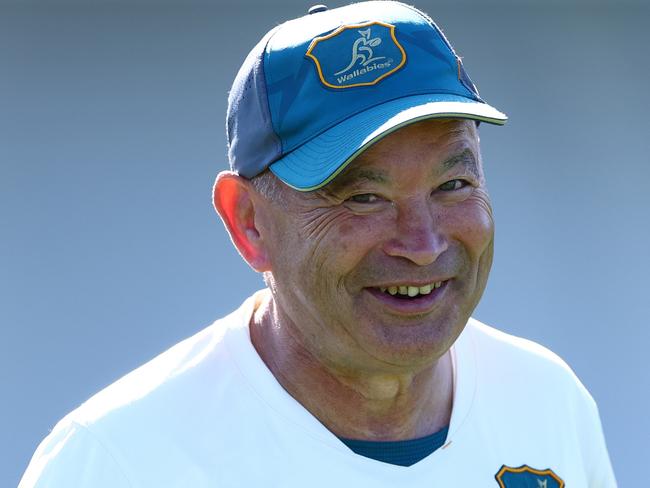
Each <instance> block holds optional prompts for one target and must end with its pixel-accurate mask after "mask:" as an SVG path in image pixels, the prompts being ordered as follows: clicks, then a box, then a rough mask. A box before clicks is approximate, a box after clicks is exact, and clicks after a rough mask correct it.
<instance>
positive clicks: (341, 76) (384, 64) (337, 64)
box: [306, 22, 406, 88]
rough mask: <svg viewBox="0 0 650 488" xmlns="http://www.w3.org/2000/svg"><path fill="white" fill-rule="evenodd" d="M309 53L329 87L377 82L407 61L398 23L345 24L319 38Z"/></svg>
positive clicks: (313, 43) (347, 86)
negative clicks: (397, 31) (397, 30)
mask: <svg viewBox="0 0 650 488" xmlns="http://www.w3.org/2000/svg"><path fill="white" fill-rule="evenodd" d="M306 56H307V57H309V58H311V59H312V60H313V61H314V63H315V64H316V71H318V77H319V78H320V81H321V83H323V85H325V86H327V87H329V88H353V87H355V86H369V85H374V84H376V83H379V82H380V81H381V80H383V79H384V78H386V77H387V76H390V75H392V74H393V73H395V72H396V71H397V70H398V69H400V68H401V67H402V66H404V63H406V52H405V51H404V48H403V47H402V46H401V45H400V43H399V42H397V39H396V38H395V26H394V25H390V24H385V23H383V22H365V23H363V24H355V25H344V26H342V27H339V28H338V29H336V30H335V31H334V32H332V33H331V34H328V35H326V36H322V37H316V38H315V39H314V40H313V41H312V42H311V44H310V45H309V49H308V50H307V54H306Z"/></svg>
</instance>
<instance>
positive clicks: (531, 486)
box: [494, 464, 564, 488]
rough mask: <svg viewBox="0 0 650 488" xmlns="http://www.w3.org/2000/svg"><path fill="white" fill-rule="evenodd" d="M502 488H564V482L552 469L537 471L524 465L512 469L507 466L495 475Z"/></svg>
mask: <svg viewBox="0 0 650 488" xmlns="http://www.w3.org/2000/svg"><path fill="white" fill-rule="evenodd" d="M494 478H495V479H496V480H497V483H499V486H500V487H501V488H564V481H562V479H561V478H560V477H559V476H558V475H556V474H555V473H554V472H553V470H551V469H543V470H540V469H535V468H531V467H530V466H528V465H526V464H524V465H523V466H519V467H518V468H512V467H510V466H506V465H505V464H504V465H503V466H501V469H500V470H499V471H498V472H497V474H495V475H494Z"/></svg>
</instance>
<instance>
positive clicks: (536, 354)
mask: <svg viewBox="0 0 650 488" xmlns="http://www.w3.org/2000/svg"><path fill="white" fill-rule="evenodd" d="M466 334H467V335H468V337H469V339H470V342H471V343H472V347H473V349H474V354H475V357H476V362H477V368H478V370H479V372H480V376H481V378H482V380H483V381H484V382H487V383H488V384H490V385H491V386H493V387H497V386H499V387H500V388H506V389H517V390H519V391H525V390H535V391H538V392H541V393H545V392H548V393H552V394H553V396H554V395H557V394H558V393H559V392H562V393H563V394H565V395H567V394H568V395H570V396H575V399H576V400H577V399H579V400H580V401H581V402H584V403H587V404H591V405H593V407H594V408H595V403H594V402H593V398H592V397H591V395H590V394H589V392H588V391H587V389H586V388H585V387H584V385H583V384H582V382H581V381H580V380H579V379H578V377H577V376H576V374H575V373H574V371H573V370H572V369H571V367H570V366H569V365H568V364H567V363H566V362H565V361H564V360H563V359H562V358H561V357H560V356H558V355H557V354H556V353H554V352H553V351H551V350H550V349H548V348H546V347H544V346H542V345H541V344H538V343H536V342H534V341H531V340H528V339H524V338H522V337H517V336H514V335H512V334H508V333H506V332H503V331H501V330H498V329H495V328H494V327H491V326H489V325H486V324H484V323H482V322H480V321H478V320H476V319H473V318H472V319H470V321H469V322H468V324H467V328H466Z"/></svg>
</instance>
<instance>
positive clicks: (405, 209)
mask: <svg viewBox="0 0 650 488" xmlns="http://www.w3.org/2000/svg"><path fill="white" fill-rule="evenodd" d="M437 224H438V223H437V222H436V219H435V218H434V215H433V212H432V210H431V208H430V206H429V204H428V203H425V202H422V203H413V202H412V203H411V204H409V205H404V206H400V207H398V212H397V218H396V225H395V231H394V232H393V234H392V235H391V236H390V237H389V238H388V239H387V240H386V242H385V244H384V252H385V253H386V254H388V255H389V256H395V257H402V258H405V259H408V260H409V261H412V262H413V263H415V264H418V265H420V266H426V265H428V264H431V263H433V262H434V261H435V260H436V259H437V258H438V256H440V255H441V254H442V253H443V252H445V251H446V250H447V248H448V247H449V242H448V240H447V237H446V236H445V234H444V232H443V231H442V229H441V228H440V226H439V225H437Z"/></svg>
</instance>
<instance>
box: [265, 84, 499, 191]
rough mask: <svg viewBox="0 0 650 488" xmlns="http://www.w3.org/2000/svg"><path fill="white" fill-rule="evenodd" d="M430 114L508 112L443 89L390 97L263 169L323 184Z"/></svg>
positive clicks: (491, 118)
mask: <svg viewBox="0 0 650 488" xmlns="http://www.w3.org/2000/svg"><path fill="white" fill-rule="evenodd" d="M432 118H459V119H471V120H477V121H481V122H487V123H489V124H497V125H503V124H505V122H506V120H508V117H506V115H505V114H503V113H501V112H499V111H498V110H497V109H495V108H494V107H491V106H490V105H488V104H486V103H481V102H477V101H475V100H471V99H468V98H465V97H461V96H457V95H447V94H427V95H415V96H410V97H404V98H398V99H396V100H391V101H389V102H386V103H384V104H382V105H378V106H376V107H372V108H370V109H368V110H366V111H364V112H361V113H358V114H356V115H353V116H352V117H350V118H348V119H345V120H343V121H342V122H340V123H339V124H337V125H335V126H334V127H332V128H330V129H328V130H326V131H325V132H323V133H321V134H319V135H318V136H316V137H314V138H313V139H311V140H310V141H308V142H306V143H305V144H303V145H302V146H300V147H298V148H297V149H295V150H293V151H292V152H290V153H289V154H287V155H286V156H284V157H283V158H282V159H279V160H278V161H276V162H274V163H273V164H271V165H270V166H269V169H270V170H271V171H272V172H273V173H274V174H275V175H276V176H277V177H278V178H280V179H281V180H282V181H284V182H285V183H286V184H287V185H289V186H291V187H293V188H295V189H296V190H300V191H310V190H315V189H317V188H320V187H322V186H324V185H326V184H327V183H329V182H330V181H331V180H332V179H333V178H334V177H336V175H338V174H339V173H340V172H341V171H343V170H344V169H345V167H346V166H347V165H348V164H350V162H352V160H354V158H355V157H356V156H358V155H359V154H360V153H361V152H363V151H364V150H365V149H367V148H368V147H369V146H371V145H372V144H374V143H375V142H377V141H378V140H380V139H381V138H382V137H385V136H387V135H388V134H390V133H391V132H394V131H396V130H397V129H399V128H400V127H404V126H405V125H408V124H412V123H414V122H417V121H419V120H424V119H432Z"/></svg>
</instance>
